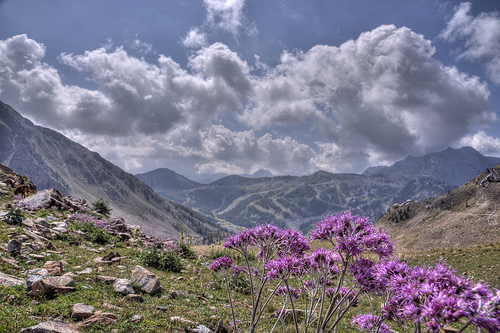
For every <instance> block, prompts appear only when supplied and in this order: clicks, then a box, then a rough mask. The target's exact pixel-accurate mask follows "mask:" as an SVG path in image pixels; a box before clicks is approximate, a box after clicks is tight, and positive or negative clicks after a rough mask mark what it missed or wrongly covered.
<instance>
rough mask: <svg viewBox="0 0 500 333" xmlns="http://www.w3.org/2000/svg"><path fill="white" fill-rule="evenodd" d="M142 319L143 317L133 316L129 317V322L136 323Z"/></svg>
mask: <svg viewBox="0 0 500 333" xmlns="http://www.w3.org/2000/svg"><path fill="white" fill-rule="evenodd" d="M143 319H144V316H141V315H133V316H132V317H130V319H129V320H130V321H131V322H133V323H134V322H136V321H141V320H143Z"/></svg>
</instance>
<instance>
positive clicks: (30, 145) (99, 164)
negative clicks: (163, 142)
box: [0, 102, 221, 238]
mask: <svg viewBox="0 0 500 333" xmlns="http://www.w3.org/2000/svg"><path fill="white" fill-rule="evenodd" d="M0 163H2V164H4V165H7V166H8V167H10V168H12V169H14V170H15V171H16V172H18V173H20V174H24V175H26V176H28V177H29V179H31V180H33V181H34V182H35V183H36V184H37V186H38V189H39V190H40V189H46V188H56V189H59V190H60V191H61V192H62V193H63V194H69V195H72V196H74V197H80V198H84V199H86V200H87V201H89V202H92V201H94V200H95V199H98V198H101V197H102V198H104V199H106V200H108V201H109V202H110V204H111V205H112V208H113V215H116V216H123V217H125V218H126V219H127V222H128V223H129V224H138V225H140V226H141V227H142V228H143V230H144V231H145V232H146V233H151V234H155V235H162V236H176V235H178V234H179V233H180V232H184V233H189V234H191V235H192V236H194V237H201V236H207V237H208V238H214V237H215V236H216V235H218V234H220V233H221V229H220V228H219V227H217V226H216V225H214V224H213V223H211V222H209V221H207V220H205V219H204V218H203V217H202V216H200V215H199V214H196V213H195V212H193V211H190V210H189V209H186V208H185V207H181V206H179V205H176V204H173V203H170V202H168V201H166V200H164V199H163V198H161V197H160V196H158V195H157V194H156V193H155V192H154V191H153V190H152V189H151V188H149V187H148V186H147V185H146V184H144V183H143V182H141V181H140V180H138V179H137V178H136V177H134V176H133V175H131V174H129V173H127V172H125V171H123V170H122V169H120V168H119V167H117V166H116V165H114V164H112V163H111V162H109V161H107V160H105V159H104V158H102V157H101V156H100V155H99V154H97V153H95V152H91V151H89V150H88V149H86V148H85V147H83V146H82V145H80V144H78V143H76V142H74V141H71V140H69V139H68V138H66V137H65V136H63V135H61V134H60V133H58V132H56V131H53V130H50V129H47V128H44V127H40V126H35V125H34V124H33V123H32V122H31V121H29V120H27V119H25V118H23V117H22V116H21V115H20V114H19V113H17V112H16V111H15V110H14V109H12V108H11V107H10V106H8V105H6V104H4V103H2V102H0Z"/></svg>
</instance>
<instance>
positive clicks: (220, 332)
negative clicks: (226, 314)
mask: <svg viewBox="0 0 500 333" xmlns="http://www.w3.org/2000/svg"><path fill="white" fill-rule="evenodd" d="M215 333H228V330H227V328H225V327H224V325H222V320H219V322H218V323H217V328H216V329H215Z"/></svg>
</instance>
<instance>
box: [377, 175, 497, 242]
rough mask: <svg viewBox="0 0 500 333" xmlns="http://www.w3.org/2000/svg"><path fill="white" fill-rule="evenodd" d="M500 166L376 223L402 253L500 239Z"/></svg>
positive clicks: (403, 208)
mask: <svg viewBox="0 0 500 333" xmlns="http://www.w3.org/2000/svg"><path fill="white" fill-rule="evenodd" d="M499 210H500V165H498V166H496V167H494V168H490V169H488V170H487V171H485V172H483V173H482V174H480V175H479V176H477V177H475V178H473V179H472V180H470V181H469V182H467V183H466V184H464V185H462V186H460V187H459V188H456V189H454V190H452V191H450V192H448V193H445V194H443V195H440V196H437V197H433V198H430V199H427V200H424V201H421V202H411V203H409V204H407V205H403V206H401V207H398V208H396V209H391V210H390V211H389V212H387V213H386V214H385V215H384V216H382V217H381V218H380V219H379V221H378V222H377V223H376V225H377V226H380V227H382V228H383V229H384V230H386V231H388V233H389V234H391V235H392V237H393V240H395V241H396V243H397V247H398V249H400V250H429V249H435V248H442V247H468V246H473V245H483V244H488V243H493V242H498V239H499V238H500V214H499Z"/></svg>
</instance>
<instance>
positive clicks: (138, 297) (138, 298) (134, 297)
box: [125, 294, 144, 302]
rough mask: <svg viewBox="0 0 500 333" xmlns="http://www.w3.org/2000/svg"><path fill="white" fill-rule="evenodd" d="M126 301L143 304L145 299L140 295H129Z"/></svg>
mask: <svg viewBox="0 0 500 333" xmlns="http://www.w3.org/2000/svg"><path fill="white" fill-rule="evenodd" d="M125 300H126V301H129V302H143V301H144V300H143V298H142V296H141V295H139V294H128V295H127V296H125Z"/></svg>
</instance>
